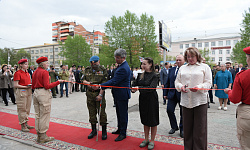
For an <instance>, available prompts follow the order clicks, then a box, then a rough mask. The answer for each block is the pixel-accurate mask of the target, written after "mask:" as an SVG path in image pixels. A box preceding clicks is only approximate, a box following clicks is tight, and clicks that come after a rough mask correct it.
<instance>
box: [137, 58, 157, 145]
mask: <svg viewBox="0 0 250 150" xmlns="http://www.w3.org/2000/svg"><path fill="white" fill-rule="evenodd" d="M142 68H143V69H144V70H145V72H144V73H141V74H138V77H137V79H136V80H135V81H134V82H133V86H138V88H139V92H140V95H139V111H140V117H141V123H142V124H143V125H144V134H145V140H144V141H143V142H142V143H141V144H140V147H145V146H147V145H148V149H153V148H154V140H155V135H156V132H157V125H159V102H158V94H157V92H156V89H147V88H156V86H157V84H158V79H159V77H158V75H157V74H156V73H155V67H154V62H153V59H152V58H150V57H147V58H145V59H144V60H143V62H142ZM141 88H143V89H141ZM136 91H137V89H132V93H134V92H136ZM150 129H151V141H150V142H149V130H150Z"/></svg>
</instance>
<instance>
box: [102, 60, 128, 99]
mask: <svg viewBox="0 0 250 150" xmlns="http://www.w3.org/2000/svg"><path fill="white" fill-rule="evenodd" d="M130 73H131V72H130V68H129V65H128V63H127V61H125V62H123V63H122V64H121V65H120V66H119V67H118V68H117V69H116V70H115V72H114V77H113V78H112V79H111V80H109V81H107V82H105V83H103V84H101V85H104V86H118V87H128V88H113V97H114V99H115V100H128V99H130V97H131V95H130V94H131V93H130V89H129V87H130ZM102 89H106V87H102Z"/></svg>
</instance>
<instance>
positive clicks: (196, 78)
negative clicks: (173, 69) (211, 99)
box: [175, 62, 212, 108]
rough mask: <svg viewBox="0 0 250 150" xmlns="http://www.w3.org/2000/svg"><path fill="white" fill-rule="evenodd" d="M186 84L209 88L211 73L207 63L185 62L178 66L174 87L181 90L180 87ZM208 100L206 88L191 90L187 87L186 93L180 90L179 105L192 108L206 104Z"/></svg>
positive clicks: (189, 86) (190, 86)
mask: <svg viewBox="0 0 250 150" xmlns="http://www.w3.org/2000/svg"><path fill="white" fill-rule="evenodd" d="M185 85H187V86H188V87H187V88H193V87H195V86H197V87H198V88H205V89H210V87H211V85H212V73H211V69H210V67H209V66H208V65H207V64H203V63H198V62H197V63H196V64H194V65H190V64H186V65H183V66H182V67H180V69H179V71H178V74H177V77H176V80H175V88H177V91H179V92H180V91H181V87H182V86H185ZM207 100H208V91H207V90H198V91H197V92H192V91H190V90H189V89H187V93H184V92H181V103H180V104H181V106H184V107H186V108H194V107H196V106H199V105H202V104H206V103H207Z"/></svg>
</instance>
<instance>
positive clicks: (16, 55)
mask: <svg viewBox="0 0 250 150" xmlns="http://www.w3.org/2000/svg"><path fill="white" fill-rule="evenodd" d="M8 53H9V57H10V61H9V64H10V65H12V66H13V65H16V64H17V62H18V61H19V60H20V59H23V58H26V59H28V60H29V61H30V54H29V53H27V52H26V51H25V50H24V49H21V50H19V51H15V50H13V49H10V48H4V49H1V48H0V64H8Z"/></svg>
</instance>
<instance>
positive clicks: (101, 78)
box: [83, 66, 108, 84]
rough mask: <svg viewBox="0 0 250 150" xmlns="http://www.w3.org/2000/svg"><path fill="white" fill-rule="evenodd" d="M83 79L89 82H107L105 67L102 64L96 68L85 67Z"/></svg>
mask: <svg viewBox="0 0 250 150" xmlns="http://www.w3.org/2000/svg"><path fill="white" fill-rule="evenodd" d="M83 75H84V76H83V80H86V81H88V82H91V84H101V83H105V82H107V77H108V73H107V69H106V68H105V67H104V66H99V67H98V68H97V70H94V69H93V68H92V67H89V66H88V67H87V68H86V69H85V71H84V72H83Z"/></svg>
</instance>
